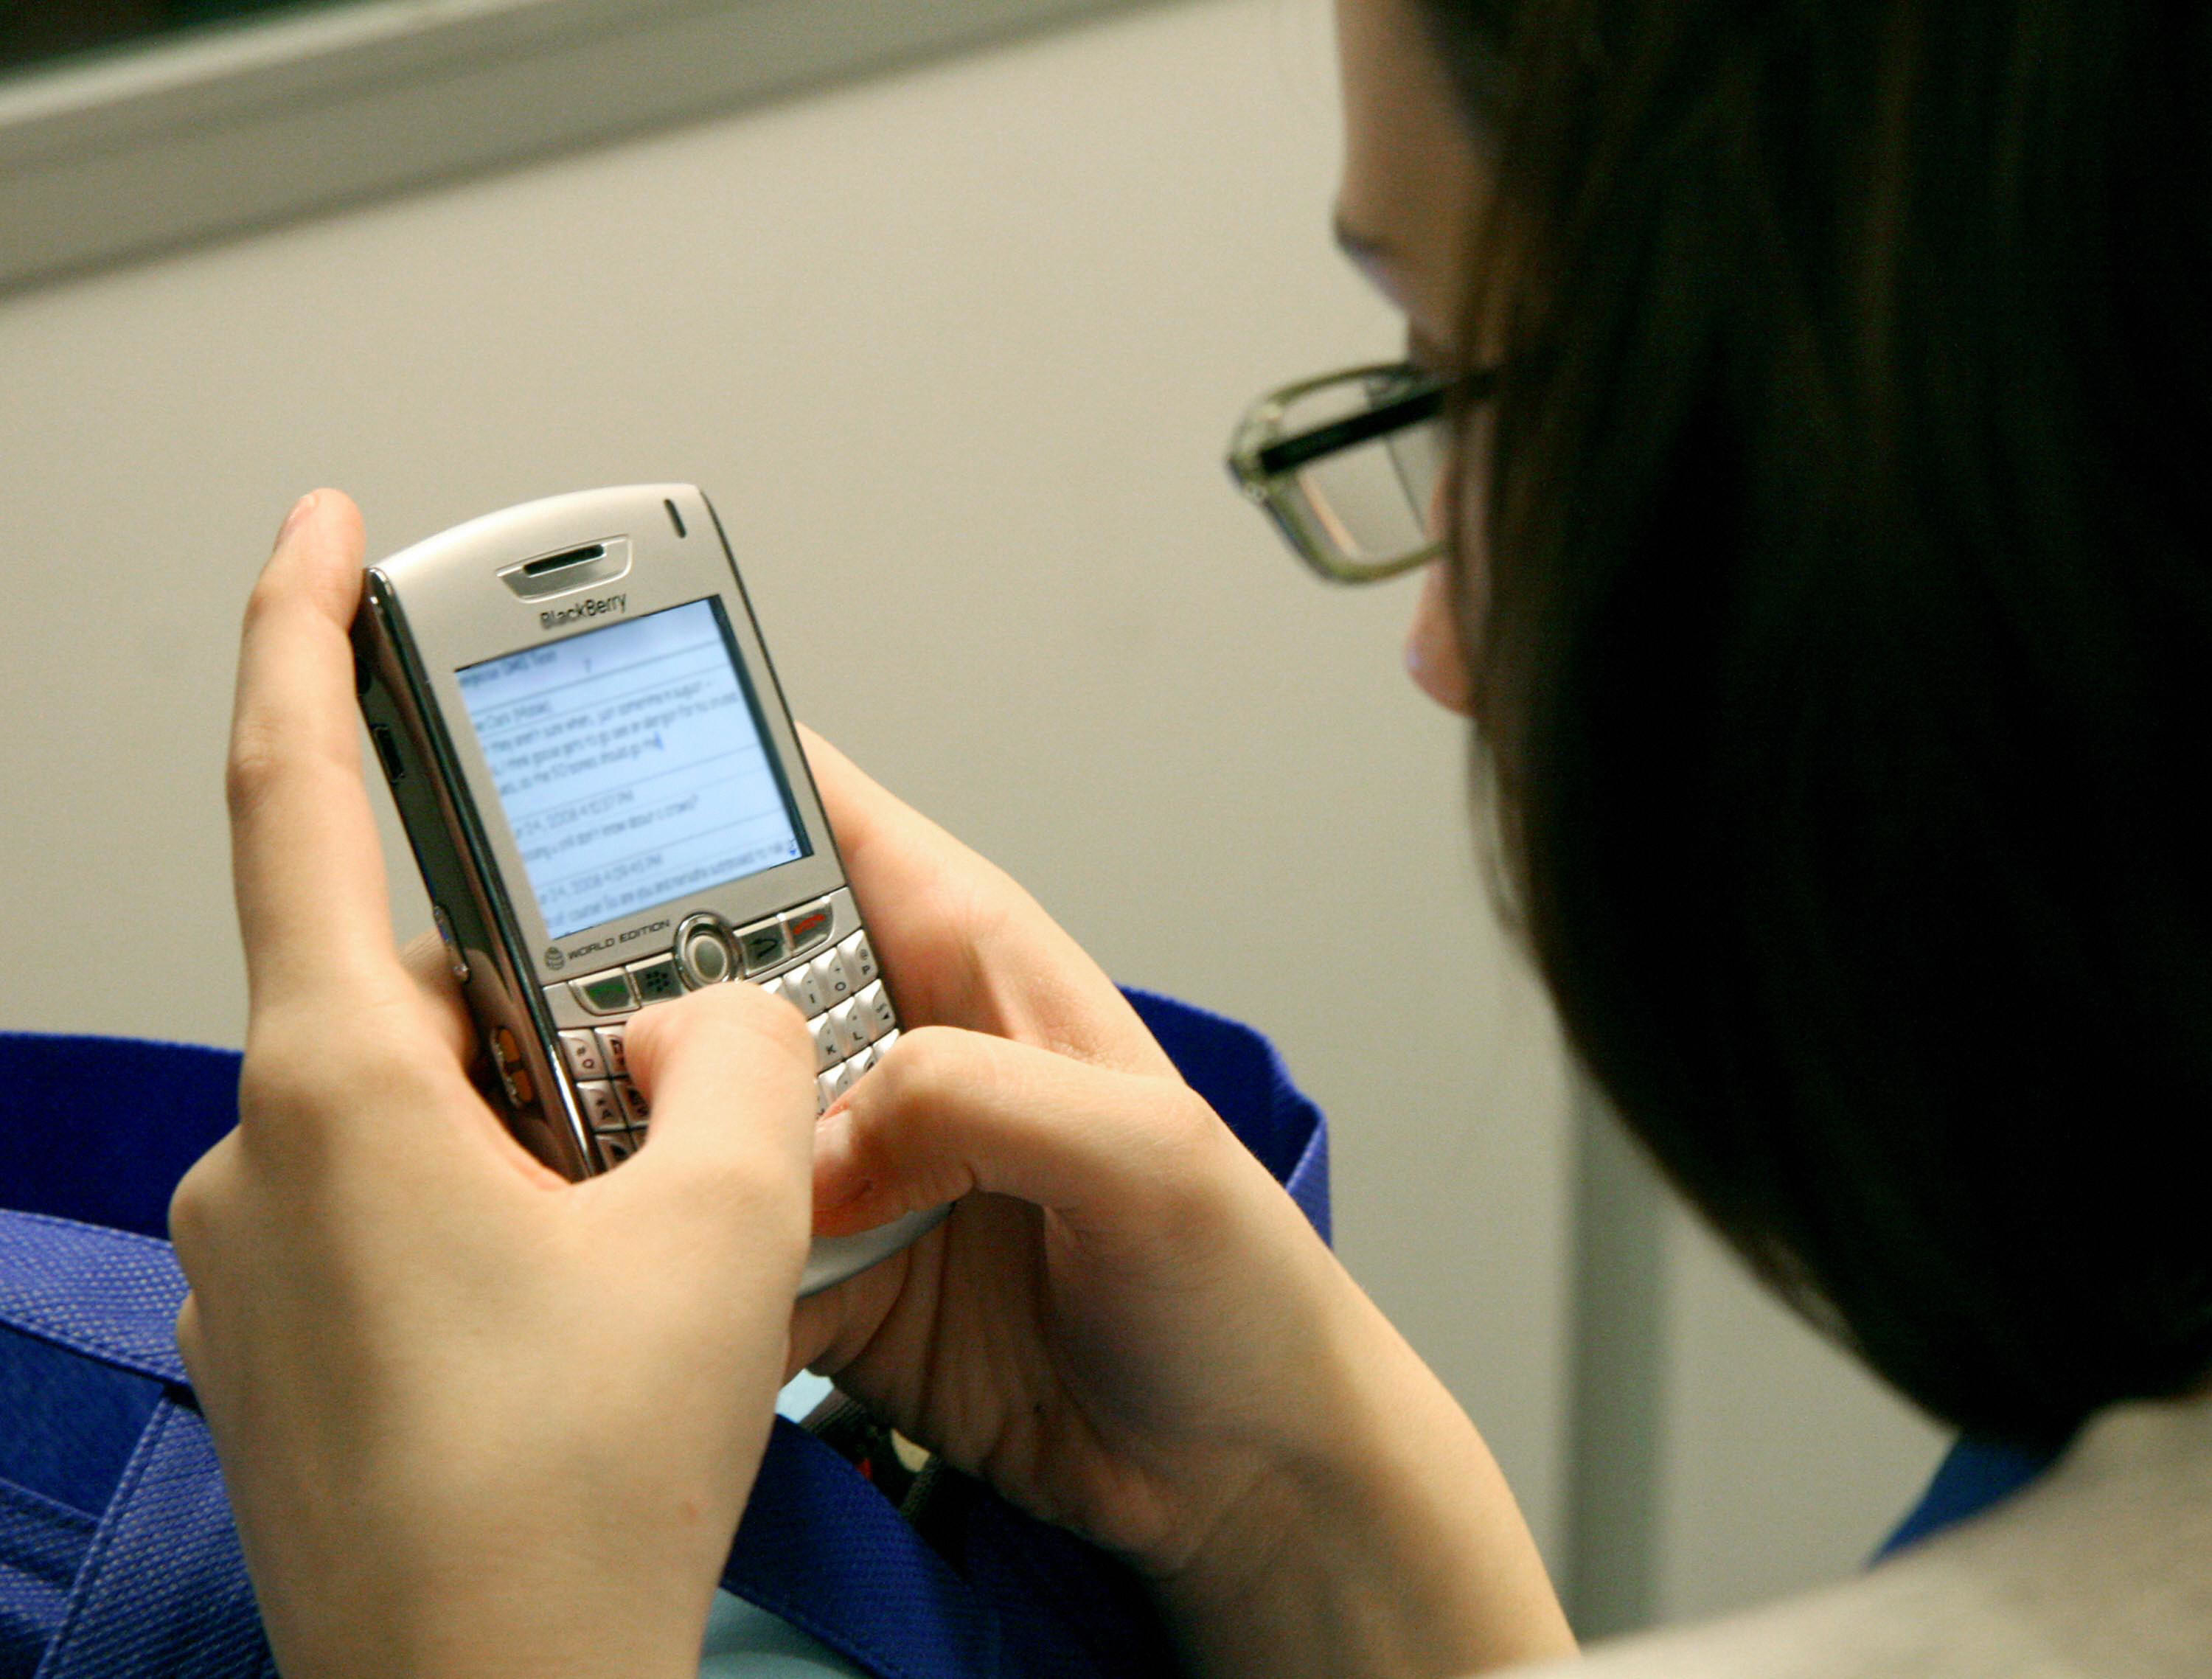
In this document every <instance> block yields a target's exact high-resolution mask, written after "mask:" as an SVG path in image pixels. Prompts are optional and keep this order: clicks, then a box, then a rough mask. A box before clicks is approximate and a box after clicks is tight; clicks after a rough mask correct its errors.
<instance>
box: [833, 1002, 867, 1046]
mask: <svg viewBox="0 0 2212 1679" xmlns="http://www.w3.org/2000/svg"><path fill="white" fill-rule="evenodd" d="M829 1024H830V1025H831V1026H832V1027H834V1028H835V1029H836V1033H837V1053H838V1054H839V1055H858V1054H859V1053H860V1051H861V1050H863V1049H866V1048H867V1047H868V1045H870V1044H871V1043H874V1042H875V1041H876V1035H875V1033H874V1032H872V1031H870V1030H869V1029H868V1028H869V1025H870V1024H871V1023H870V1020H869V1018H868V1016H867V1015H866V1013H863V1012H862V1010H861V1008H860V999H859V998H858V997H854V998H851V999H849V1000H848V1001H845V1002H842V1003H839V1004H838V1005H837V1007H835V1008H833V1009H831V1010H830V1011H829Z"/></svg>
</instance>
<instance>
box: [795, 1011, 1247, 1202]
mask: <svg viewBox="0 0 2212 1679" xmlns="http://www.w3.org/2000/svg"><path fill="white" fill-rule="evenodd" d="M1249 1171H1260V1172H1261V1176H1262V1177H1265V1171H1264V1169H1262V1168H1261V1167H1260V1166H1259V1165H1257V1163H1256V1162H1255V1161H1254V1160H1253V1159H1252V1158H1251V1156H1250V1155H1249V1154H1248V1153H1245V1151H1244V1149H1243V1146H1242V1145H1241V1144H1239V1143H1237V1141H1236V1139H1235V1137H1234V1136H1233V1135H1231V1133H1230V1131H1229V1129H1228V1128H1227V1127H1226V1126H1225V1125H1224V1124H1223V1123H1222V1122H1221V1121H1220V1119H1219V1118H1218V1116H1216V1115H1215V1114H1214V1113H1213V1111H1212V1110H1211V1109H1210V1108H1208V1107H1207V1106H1206V1104H1205V1103H1204V1102H1203V1101H1202V1100H1200V1098H1199V1097H1198V1096H1197V1095H1195V1094H1194V1092H1192V1091H1191V1090H1190V1089H1189V1087H1188V1086H1186V1085H1184V1084H1182V1082H1181V1080H1175V1079H1169V1078H1153V1077H1148V1076H1143V1075H1137V1074H1127V1073H1121V1072H1118V1071H1115V1070H1113V1069H1110V1068H1102V1067H1097V1066H1092V1065H1090V1064H1088V1063H1086V1062H1079V1061H1075V1060H1072V1059H1070V1058H1068V1057H1066V1056H1064V1055H1053V1054H1051V1053H1049V1052H1048V1051H1046V1050H1042V1049H1036V1048H1034V1047H1032V1046H1030V1045H1028V1044H1024V1043H1008V1042H1006V1040H1004V1039H1002V1038H996V1037H988V1036H986V1035H984V1034H982V1033H979V1032H966V1031H955V1030H951V1029H949V1028H945V1027H925V1028H922V1029H921V1030H919V1031H912V1032H908V1034H906V1035H905V1036H904V1037H902V1038H901V1040H900V1041H899V1043H898V1046H897V1047H896V1049H893V1050H892V1051H891V1053H890V1055H886V1056H885V1057H884V1059H883V1060H882V1061H881V1062H878V1063H877V1064H876V1066H875V1067H874V1068H872V1069H870V1071H869V1072H868V1073H867V1074H866V1076H865V1077H864V1078H862V1079H861V1080H860V1082H859V1083H857V1084H855V1085H854V1086H853V1088H852V1089H851V1090H850V1091H849V1092H847V1093H846V1095H845V1097H844V1098H843V1099H842V1101H841V1102H839V1103H838V1104H836V1105H835V1106H834V1107H832V1108H831V1110H830V1111H829V1113H828V1114H827V1115H826V1116H823V1119H822V1121H821V1122H820V1123H818V1124H817V1126H816V1127H815V1139H814V1201H815V1228H816V1230H817V1232H821V1233H823V1234H825V1235H826V1234H843V1233H845V1232H849V1231H854V1230H864V1229H869V1228H872V1227H873V1226H876V1225H879V1224H882V1223H884V1222H886V1221H887V1220H890V1219H892V1218H896V1217H897V1216H898V1215H899V1214H903V1213H907V1212H911V1211H913V1210H915V1209H916V1208H924V1207H936V1206H941V1205H943V1204H944V1203H945V1202H946V1201H957V1200H958V1199H959V1198H960V1197H961V1196H963V1195H968V1194H969V1193H971V1192H973V1191H976V1190H981V1191H985V1192H987V1193H989V1194H994V1195H1012V1196H1016V1197H1018V1198H1019V1199H1021V1200H1023V1201H1030V1202H1033V1203H1034V1204H1036V1205H1037V1206H1040V1207H1044V1208H1050V1209H1052V1210H1053V1211H1054V1212H1057V1213H1060V1214H1062V1215H1063V1216H1065V1217H1066V1219H1067V1220H1069V1221H1070V1222H1071V1223H1072V1224H1073V1225H1074V1226H1076V1227H1078V1228H1085V1227H1089V1228H1097V1229H1107V1228H1115V1229H1119V1230H1121V1231H1122V1232H1124V1233H1127V1234H1132V1235H1133V1234H1134V1233H1136V1232H1139V1231H1143V1230H1148V1229H1158V1227H1159V1226H1160V1224H1161V1222H1162V1221H1168V1222H1170V1223H1171V1222H1172V1220H1174V1219H1175V1218H1176V1216H1178V1214H1177V1213H1176V1208H1188V1207H1189V1206H1191V1205H1194V1202H1192V1201H1191V1199H1190V1198H1191V1197H1192V1196H1193V1195H1198V1196H1199V1197H1200V1198H1201V1199H1203V1198H1204V1197H1205V1196H1206V1195H1207V1194H1209V1193H1210V1190H1211V1187H1212V1186H1213V1185H1214V1184H1216V1183H1218V1182H1220V1181H1223V1178H1222V1175H1223V1174H1224V1173H1226V1174H1228V1175H1229V1177H1231V1178H1235V1177H1241V1176H1243V1175H1246V1174H1247V1173H1248V1172H1249ZM1269 1181H1270V1182H1272V1180H1269Z"/></svg>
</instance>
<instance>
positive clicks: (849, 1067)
mask: <svg viewBox="0 0 2212 1679" xmlns="http://www.w3.org/2000/svg"><path fill="white" fill-rule="evenodd" d="M822 1076H823V1078H824V1079H827V1080H829V1099H830V1100H831V1101H832V1102H835V1101H836V1099H837V1098H839V1097H841V1096H842V1095H843V1094H844V1093H845V1092H847V1091H848V1090H850V1089H852V1087H853V1080H854V1078H855V1077H856V1076H857V1075H856V1074H854V1071H853V1063H852V1062H848V1061H841V1062H838V1063H837V1065H836V1066H835V1067H833V1068H830V1069H829V1071H828V1072H827V1073H825V1074H823V1075H822Z"/></svg>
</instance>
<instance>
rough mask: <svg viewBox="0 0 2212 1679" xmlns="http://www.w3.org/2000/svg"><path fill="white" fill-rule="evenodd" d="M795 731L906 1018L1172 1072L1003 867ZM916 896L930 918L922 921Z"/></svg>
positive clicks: (1121, 1003) (1117, 994)
mask: <svg viewBox="0 0 2212 1679" xmlns="http://www.w3.org/2000/svg"><path fill="white" fill-rule="evenodd" d="M799 736H800V739H801V740H802V742H803V743H804V745H805V748H806V761H807V763H808V764H809V766H810V767H811V769H812V770H813V771H814V776H815V785H816V787H817V789H818V790H819V791H820V792H821V794H822V803H823V809H824V810H825V811H826V812H828V813H829V825H830V826H831V827H832V828H833V829H834V830H836V834H837V844H838V850H839V853H840V855H842V858H843V860H844V863H845V872H846V874H847V876H848V878H849V879H850V880H851V882H852V886H853V893H854V897H856V898H857V899H858V900H859V901H860V908H861V912H862V914H863V916H865V917H866V919H867V921H868V925H869V932H870V935H871V936H872V938H873V939H874V940H875V942H876V946H877V949H878V952H880V953H881V955H882V956H883V958H884V975H885V977H886V981H887V982H888V983H889V984H890V988H891V995H892V997H893V999H894V1001H896V1003H897V1004H898V1007H899V1012H900V1014H901V1016H902V1018H904V1019H910V1020H912V1021H913V1022H914V1023H915V1025H932V1024H939V1025H958V1026H965V1027H970V1028H976V1029H980V1030H983V1031H989V1032H992V1033H994V1034H995V1035H997V1036H999V1037H1011V1038H1018V1039H1020V1040H1022V1041H1024V1042H1026V1043H1036V1044H1039V1045H1042V1046H1043V1047H1045V1048H1047V1049H1054V1050H1057V1051H1059V1052H1060V1053H1061V1054H1064V1055H1074V1056H1076V1057H1078V1058H1079V1059H1080V1060H1084V1061H1092V1062H1098V1063H1099V1064H1101V1065H1102V1066H1108V1067H1116V1068H1121V1069H1122V1070H1123V1071H1125V1072H1131V1073H1143V1074H1171V1073H1172V1072H1173V1070H1174V1064H1173V1063H1172V1062H1170V1061H1169V1059H1168V1057H1167V1054H1166V1052H1165V1051H1164V1050H1163V1049H1161V1048H1160V1046H1159V1044H1158V1042H1157V1041H1156V1040H1155V1039H1154V1038H1153V1037H1152V1033H1151V1032H1150V1031H1147V1030H1146V1027H1145V1024H1144V1022H1143V1021H1142V1020H1140V1019H1138V1017H1137V1013H1136V1011H1135V1010H1134V1009H1133V1008H1132V1007H1130V1006H1129V1003H1128V1001H1127V999H1126V998H1124V997H1123V996H1122V995H1121V991H1120V989H1118V988H1117V987H1116V986H1115V983H1114V982H1113V981H1112V980H1111V979H1109V977H1108V976H1107V975H1106V972H1105V970H1103V969H1102V968H1100V967H1099V965H1098V964H1097V963H1096V962H1094V961H1092V960H1091V956H1090V953H1089V952H1086V951H1085V949H1084V948H1083V947H1082V946H1080V945H1079V944H1078V943H1076V941H1075V940H1073V939H1072V938H1070V937H1069V936H1068V934H1067V933H1066V929H1064V928H1061V926H1060V923H1059V922H1055V921H1054V920H1053V918H1052V917H1051V916H1048V915H1047V914H1046V913H1045V912H1044V910H1043V909H1042V907H1041V906H1040V905H1039V904H1038V903H1037V902H1036V899H1035V898H1033V897H1030V895H1029V894H1028V893H1027V892H1026V891H1023V890H1022V888H1021V887H1020V886H1019V885H1017V884H1016V883H1015V881H1014V880H1013V879H1012V877H1010V876H1009V875H1007V874H1006V872H1005V871H1004V870H1003V869H1000V867H998V866H997V865H996V864H994V863H993V862H991V861H989V860H988V859H987V858H985V857H984V856H982V855H981V854H980V853H978V852H975V851H973V850H971V849H969V848H968V847H967V846H965V845H963V844H962V843H960V842H959V841H958V840H957V839H955V838H954V837H953V836H951V834H949V833H947V832H945V830H944V829H942V828H940V827H939V826H938V825H937V824H935V823H933V822H932V821H931V820H930V819H929V818H927V817H925V816H923V815H922V814H921V812H918V811H916V810H915V809H914V808H913V807H912V806H909V805H907V804H905V803H903V802H902V801H901V800H898V799H896V798H895V797H894V796H892V794H890V793H888V792H886V791H885V790H884V788H882V787H881V786H879V785H878V783H877V782H873V781H872V780H871V779H869V777H868V776H866V775H864V774H863V773H862V772H861V771H860V770H859V769H858V768H856V767H855V766H854V763H853V762H852V760H851V759H850V758H848V757H846V756H845V755H844V754H843V753H842V752H841V751H838V750H837V749H836V747H835V746H833V745H830V744H829V742H828V741H826V740H824V739H822V737H821V736H820V735H818V734H816V733H814V732H813V731H812V730H811V729H808V728H806V727H804V726H803V725H802V726H801V727H800V730H799ZM917 905H926V906H927V916H928V919H927V922H917V920H916V919H915V906H917ZM917 934H919V936H917Z"/></svg>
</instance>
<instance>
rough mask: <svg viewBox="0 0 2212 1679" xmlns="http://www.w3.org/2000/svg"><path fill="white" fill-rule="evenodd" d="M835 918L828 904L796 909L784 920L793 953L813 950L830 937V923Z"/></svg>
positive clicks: (814, 904)
mask: <svg viewBox="0 0 2212 1679" xmlns="http://www.w3.org/2000/svg"><path fill="white" fill-rule="evenodd" d="M834 919H835V917H834V916H832V915H831V913H830V909H829V905H828V904H826V903H810V904H808V905H807V906H806V907H805V909H794V910H793V911H792V912H791V913H790V914H789V915H787V916H785V917H784V918H783V931H784V935H785V937H787V939H789V940H791V953H792V954H793V956H796V955H798V954H799V952H801V951H805V950H811V949H813V948H814V946H817V945H818V944H820V943H821V942H822V941H823V940H824V939H826V938H828V937H829V923H830V922H831V921H833V920H834Z"/></svg>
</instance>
